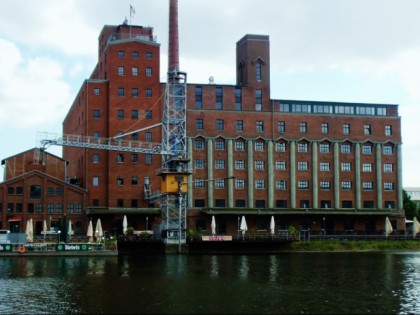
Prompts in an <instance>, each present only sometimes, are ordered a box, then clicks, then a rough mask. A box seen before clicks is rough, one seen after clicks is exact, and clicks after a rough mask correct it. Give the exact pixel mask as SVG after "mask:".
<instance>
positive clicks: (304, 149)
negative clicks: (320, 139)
mask: <svg viewBox="0 0 420 315" xmlns="http://www.w3.org/2000/svg"><path fill="white" fill-rule="evenodd" d="M298 152H308V144H307V143H305V142H299V143H298Z"/></svg>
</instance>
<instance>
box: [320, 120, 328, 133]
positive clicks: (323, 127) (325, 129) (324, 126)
mask: <svg viewBox="0 0 420 315" xmlns="http://www.w3.org/2000/svg"><path fill="white" fill-rule="evenodd" d="M321 133H323V134H327V133H328V124H327V123H322V124H321Z"/></svg>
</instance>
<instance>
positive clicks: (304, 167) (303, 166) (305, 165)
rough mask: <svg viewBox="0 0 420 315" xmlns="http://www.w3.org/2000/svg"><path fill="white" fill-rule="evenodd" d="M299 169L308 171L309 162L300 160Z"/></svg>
mask: <svg viewBox="0 0 420 315" xmlns="http://www.w3.org/2000/svg"><path fill="white" fill-rule="evenodd" d="M298 170H299V171H307V170H308V162H298Z"/></svg>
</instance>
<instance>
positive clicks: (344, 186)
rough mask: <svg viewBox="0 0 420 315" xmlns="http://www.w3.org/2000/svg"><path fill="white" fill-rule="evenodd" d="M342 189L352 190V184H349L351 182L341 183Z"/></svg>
mask: <svg viewBox="0 0 420 315" xmlns="http://www.w3.org/2000/svg"><path fill="white" fill-rule="evenodd" d="M341 188H342V189H344V190H350V189H351V182H349V181H343V182H341Z"/></svg>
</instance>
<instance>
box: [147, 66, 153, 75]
mask: <svg viewBox="0 0 420 315" xmlns="http://www.w3.org/2000/svg"><path fill="white" fill-rule="evenodd" d="M151 76H152V68H150V67H147V68H146V77H151Z"/></svg>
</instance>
